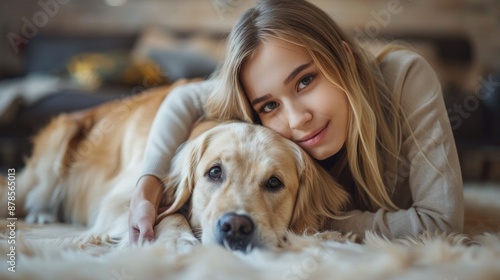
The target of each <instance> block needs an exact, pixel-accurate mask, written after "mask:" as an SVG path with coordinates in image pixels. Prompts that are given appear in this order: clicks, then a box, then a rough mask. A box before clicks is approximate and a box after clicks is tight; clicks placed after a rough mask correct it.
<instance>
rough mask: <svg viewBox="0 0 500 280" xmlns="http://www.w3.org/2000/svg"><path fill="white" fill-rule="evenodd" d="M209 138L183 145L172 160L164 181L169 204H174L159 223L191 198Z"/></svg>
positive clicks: (161, 216)
mask: <svg viewBox="0 0 500 280" xmlns="http://www.w3.org/2000/svg"><path fill="white" fill-rule="evenodd" d="M208 139H209V136H208V135H202V136H200V137H197V138H195V139H193V140H190V141H188V142H186V143H184V144H183V146H182V147H181V148H179V150H178V152H177V154H176V155H175V157H174V159H173V160H172V165H171V167H170V172H169V175H168V177H167V178H166V179H165V180H163V183H164V185H165V195H166V200H167V202H169V203H170V202H172V201H173V203H172V204H171V205H170V207H169V208H168V209H167V210H165V212H163V213H161V214H160V215H159V216H158V218H157V221H160V220H161V219H163V218H164V217H166V216H168V215H170V214H173V213H175V212H177V211H178V210H179V209H180V208H181V207H182V206H183V205H184V204H185V203H186V202H187V201H188V200H189V198H190V197H191V194H192V193H193V189H194V186H195V183H196V174H195V172H196V167H197V166H198V163H199V162H200V159H201V157H202V155H203V153H204V152H205V149H206V146H207V142H208Z"/></svg>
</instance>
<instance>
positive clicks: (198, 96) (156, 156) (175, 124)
mask: <svg viewBox="0 0 500 280" xmlns="http://www.w3.org/2000/svg"><path fill="white" fill-rule="evenodd" d="M213 83H214V82H213V81H203V82H197V83H191V84H187V85H183V86H179V87H177V88H175V89H174V90H172V92H170V93H169V94H168V95H167V97H165V99H164V100H163V102H162V104H161V105H160V107H159V108H158V112H157V113H156V116H155V119H154V121H153V124H152V126H151V130H150V132H149V136H148V140H147V144H146V150H145V154H144V159H143V168H142V173H141V176H140V177H139V179H140V178H141V177H143V176H145V175H154V176H156V177H157V178H159V179H162V178H165V176H166V175H167V172H168V169H169V168H170V161H171V160H172V158H173V156H174V154H175V152H176V150H177V148H179V146H180V145H181V144H182V143H183V142H184V141H186V139H187V138H188V136H189V131H190V129H191V127H192V125H193V123H194V122H195V121H196V120H198V119H199V118H200V117H201V116H203V115H204V104H205V102H206V100H207V98H208V95H209V93H210V91H211V90H212V89H213Z"/></svg>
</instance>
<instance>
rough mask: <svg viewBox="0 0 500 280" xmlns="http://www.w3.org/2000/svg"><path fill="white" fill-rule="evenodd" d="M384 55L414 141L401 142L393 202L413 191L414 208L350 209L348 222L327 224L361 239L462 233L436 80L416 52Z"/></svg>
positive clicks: (457, 182) (450, 144) (456, 170)
mask: <svg viewBox="0 0 500 280" xmlns="http://www.w3.org/2000/svg"><path fill="white" fill-rule="evenodd" d="M388 56H392V57H387V58H385V59H384V60H385V62H383V63H385V65H381V70H382V72H383V75H384V77H385V78H386V80H387V81H388V83H389V84H390V85H392V87H393V88H394V92H395V94H396V97H398V96H399V98H400V100H399V102H401V106H402V109H403V111H404V113H405V114H406V115H407V117H408V121H409V124H410V127H411V130H412V132H413V135H414V137H415V138H412V137H411V135H409V136H406V139H405V140H404V142H403V145H402V150H401V154H400V158H401V160H402V161H401V162H400V164H399V166H398V170H397V171H395V172H396V173H397V175H396V178H397V183H396V187H395V188H394V190H393V193H392V198H393V200H394V201H395V202H396V205H398V201H397V199H398V197H405V196H406V197H408V194H407V192H411V201H412V205H411V206H410V207H405V209H401V210H398V211H386V210H382V209H380V210H378V211H376V212H375V213H371V212H363V211H359V210H353V211H349V213H347V214H349V215H352V216H351V217H350V218H348V219H346V220H341V221H332V223H333V225H331V226H333V227H334V229H340V230H345V231H351V232H355V233H358V234H361V235H363V234H364V232H365V231H367V230H371V231H375V232H377V233H379V234H382V235H384V236H386V237H388V238H400V237H404V236H414V235H417V234H419V233H421V232H424V231H429V232H436V231H437V232H457V233H460V232H462V230H463V215H464V202H463V190H462V186H463V185H462V184H463V183H462V178H461V171H460V164H459V160H458V155H457V151H456V146H455V140H454V138H453V133H452V130H451V125H450V122H449V119H448V116H447V111H446V108H445V104H444V101H443V97H442V92H441V87H440V83H439V80H438V79H437V76H436V74H435V73H434V71H433V69H432V68H431V67H430V65H429V64H428V63H427V62H426V61H425V60H424V59H423V58H422V57H421V56H419V55H417V54H414V53H411V52H408V51H397V52H396V53H394V54H389V55H388ZM402 192H406V194H402Z"/></svg>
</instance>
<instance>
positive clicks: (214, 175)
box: [208, 166, 222, 180]
mask: <svg viewBox="0 0 500 280" xmlns="http://www.w3.org/2000/svg"><path fill="white" fill-rule="evenodd" d="M221 176H222V169H221V168H220V166H214V167H212V168H210V170H208V177H210V179H212V180H218V179H220V177H221Z"/></svg>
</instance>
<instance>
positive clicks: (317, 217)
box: [290, 144, 349, 233]
mask: <svg viewBox="0 0 500 280" xmlns="http://www.w3.org/2000/svg"><path fill="white" fill-rule="evenodd" d="M290 146H291V147H292V149H293V150H294V152H295V156H296V164H297V169H298V172H299V190H298V193H297V198H296V201H295V207H294V211H293V215H292V220H291V222H290V229H291V230H292V231H293V232H295V233H303V232H304V231H305V230H307V229H316V230H319V229H321V228H322V227H323V226H324V224H325V222H326V221H327V219H336V218H340V217H341V211H342V209H343V208H344V206H345V205H346V204H347V202H348V201H349V195H348V193H347V192H346V191H345V190H344V189H343V188H342V187H341V186H340V185H339V184H338V183H337V182H336V181H335V180H334V179H333V178H332V177H331V176H330V174H328V172H326V171H325V170H324V169H323V168H322V167H321V166H320V165H319V164H318V163H317V162H316V161H315V160H314V159H312V158H311V157H310V156H309V155H308V154H307V153H306V152H304V150H302V149H301V148H300V147H298V146H297V145H295V144H290Z"/></svg>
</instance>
